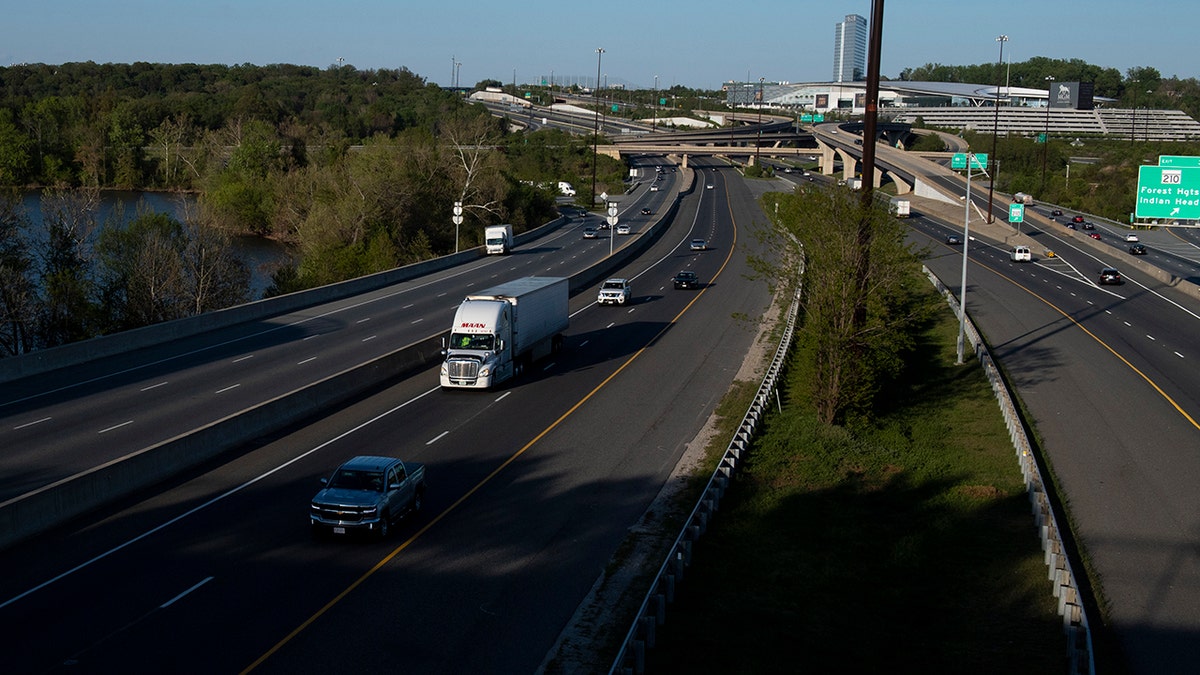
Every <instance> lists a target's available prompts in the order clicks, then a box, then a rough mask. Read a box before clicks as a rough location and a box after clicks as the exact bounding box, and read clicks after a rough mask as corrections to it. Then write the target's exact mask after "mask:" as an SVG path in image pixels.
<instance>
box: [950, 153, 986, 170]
mask: <svg viewBox="0 0 1200 675" xmlns="http://www.w3.org/2000/svg"><path fill="white" fill-rule="evenodd" d="M967 154H968V153H965V152H956V153H954V154H953V155H951V156H950V168H951V169H965V168H967ZM987 161H988V156H987V153H986V152H982V153H975V154H972V155H971V168H972V169H983V167H985V166H987Z"/></svg>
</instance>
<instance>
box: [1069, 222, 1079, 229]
mask: <svg viewBox="0 0 1200 675" xmlns="http://www.w3.org/2000/svg"><path fill="white" fill-rule="evenodd" d="M1067 229H1068V230H1078V229H1079V228H1077V227H1075V223H1067Z"/></svg>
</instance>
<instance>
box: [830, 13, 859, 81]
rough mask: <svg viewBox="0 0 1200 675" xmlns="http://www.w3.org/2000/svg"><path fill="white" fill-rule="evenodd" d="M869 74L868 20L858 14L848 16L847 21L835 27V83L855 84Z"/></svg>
mask: <svg viewBox="0 0 1200 675" xmlns="http://www.w3.org/2000/svg"><path fill="white" fill-rule="evenodd" d="M866 72H867V20H866V19H864V18H863V17H861V16H859V15H857V14H847V15H846V20H845V21H843V22H841V23H839V24H837V25H836V26H834V34H833V81H834V82H855V81H858V80H861V79H863V78H864V77H865V76H866Z"/></svg>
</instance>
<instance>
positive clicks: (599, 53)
mask: <svg viewBox="0 0 1200 675" xmlns="http://www.w3.org/2000/svg"><path fill="white" fill-rule="evenodd" d="M603 57H604V49H603V48H599V49H597V50H596V88H595V89H594V90H593V91H592V98H594V99H595V103H596V129H595V132H594V133H593V134H592V206H595V205H596V152H597V151H598V150H599V148H598V147H597V146H598V144H599V143H600V86H599V85H600V59H601V58H603ZM588 210H589V211H590V210H591V209H588Z"/></svg>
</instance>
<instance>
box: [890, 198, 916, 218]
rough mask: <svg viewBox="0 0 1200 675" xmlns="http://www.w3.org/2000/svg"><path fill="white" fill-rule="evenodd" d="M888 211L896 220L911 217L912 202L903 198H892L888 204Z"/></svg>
mask: <svg viewBox="0 0 1200 675" xmlns="http://www.w3.org/2000/svg"><path fill="white" fill-rule="evenodd" d="M888 211H890V212H891V214H892V215H893V216H896V217H897V218H907V217H909V216H910V215H912V202H910V201H909V200H907V199H905V198H904V197H892V199H891V201H890V202H889V203H888Z"/></svg>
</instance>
